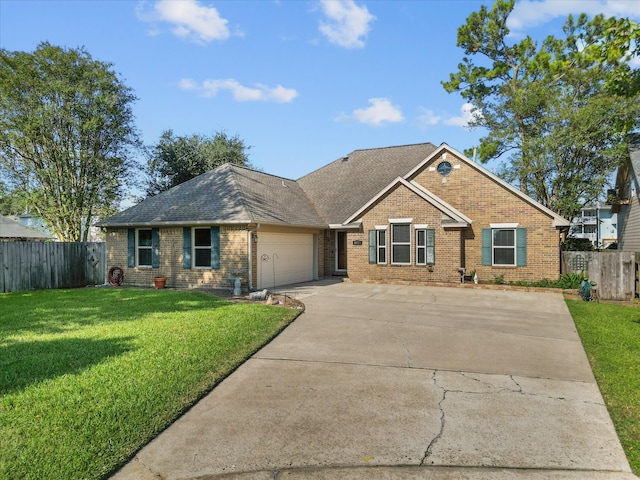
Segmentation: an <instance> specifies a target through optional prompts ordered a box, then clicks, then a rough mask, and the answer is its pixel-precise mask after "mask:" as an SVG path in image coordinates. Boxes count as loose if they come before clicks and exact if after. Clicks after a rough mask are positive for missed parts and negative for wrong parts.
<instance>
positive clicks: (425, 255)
mask: <svg viewBox="0 0 640 480" xmlns="http://www.w3.org/2000/svg"><path fill="white" fill-rule="evenodd" d="M435 239H436V231H435V230H434V229H432V228H430V229H427V228H416V265H434V264H435V263H436V261H435V256H436V255H435V253H436V252H435V250H436V247H435V243H436V242H435Z"/></svg>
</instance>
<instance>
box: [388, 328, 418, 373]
mask: <svg viewBox="0 0 640 480" xmlns="http://www.w3.org/2000/svg"><path fill="white" fill-rule="evenodd" d="M386 325H387V328H388V329H389V331H390V332H391V336H392V337H393V338H395V339H396V340H398V341H399V342H400V343H401V344H402V347H403V348H404V356H405V358H406V359H407V368H412V367H413V358H411V352H410V351H409V347H408V346H407V342H406V340H405V339H404V338H402V337H400V336H399V335H398V334H397V333H396V331H395V329H394V328H393V327H392V326H391V324H390V323H389V322H386Z"/></svg>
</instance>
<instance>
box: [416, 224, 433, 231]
mask: <svg viewBox="0 0 640 480" xmlns="http://www.w3.org/2000/svg"><path fill="white" fill-rule="evenodd" d="M413 228H414V229H415V230H425V229H427V228H429V225H427V224H426V223H416V224H415V225H414V226H413Z"/></svg>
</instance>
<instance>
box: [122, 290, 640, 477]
mask: <svg viewBox="0 0 640 480" xmlns="http://www.w3.org/2000/svg"><path fill="white" fill-rule="evenodd" d="M286 291H288V292H291V293H292V294H294V295H296V296H298V298H300V299H301V300H302V301H303V302H304V303H305V304H306V312H305V313H304V314H303V315H301V316H300V317H299V318H298V319H297V320H296V321H295V322H294V323H293V324H292V325H291V326H289V327H288V328H287V329H286V330H285V331H284V332H283V333H282V334H281V335H280V336H278V337H277V338H276V339H275V340H274V341H273V342H271V343H270V344H269V345H267V346H266V347H265V348H263V349H262V350H261V351H259V352H258V353H257V354H256V355H254V356H253V357H252V358H251V359H250V360H249V361H247V362H246V363H245V364H244V365H242V366H241V367H240V368H239V369H238V370H237V371H236V372H235V373H233V374H232V375H231V376H229V377H228V378H227V379H226V380H225V381H224V382H222V383H221V384H220V385H219V386H218V387H217V388H216V389H214V390H213V391H212V392H211V393H210V394H209V395H208V396H207V397H206V398H204V399H203V400H202V401H201V402H199V403H198V404H197V405H196V406H195V407H194V408H192V409H191V410H190V411H189V412H188V413H186V414H185V415H184V416H183V417H182V418H181V419H179V420H178V421H177V422H176V423H175V424H174V425H172V426H171V427H170V428H168V429H167V430H166V431H165V432H164V433H163V434H161V435H160V436H159V437H158V438H157V439H156V440H154V441H153V442H151V443H150V444H149V445H148V446H146V447H145V448H143V449H142V450H141V451H140V452H139V453H138V455H137V456H136V458H135V459H134V460H133V461H131V462H130V463H129V464H128V465H127V466H126V467H124V468H123V469H122V470H121V471H120V472H119V473H117V474H116V475H115V476H114V477H113V478H114V479H115V480H131V479H136V480H147V479H148V480H152V479H154V480H157V479H167V480H173V479H200V480H205V479H218V478H225V479H237V480H247V479H255V480H273V479H277V480H281V479H290V480H296V479H302V478H305V479H352V480H358V479H370V478H377V479H400V480H402V479H413V478H421V479H438V480H441V479H499V480H503V479H504V480H507V479H525V478H526V479H540V480H542V479H554V480H559V479H563V480H565V479H566V480H573V479H576V480H577V479H598V480H600V479H602V480H604V479H614V480H631V479H636V477H635V476H634V475H632V474H631V470H630V468H629V464H628V462H627V460H626V458H625V455H624V452H623V450H622V448H621V446H620V442H619V440H618V438H617V436H616V433H615V431H614V428H613V425H612V423H611V420H610V418H609V415H608V413H607V409H606V407H605V405H604V402H603V400H602V397H601V395H600V392H599V390H598V387H597V385H596V383H595V381H594V378H593V375H592V373H591V370H590V368H589V363H588V360H587V358H586V355H585V353H584V350H583V348H582V345H581V343H580V340H579V338H578V335H577V333H576V330H575V327H574V324H573V321H572V319H571V317H570V315H569V312H568V310H567V308H566V305H565V304H564V301H563V298H562V296H561V295H560V294H554V293H531V292H513V291H509V292H507V291H496V290H483V289H462V288H447V287H415V286H412V287H407V286H395V285H363V284H350V283H339V284H329V285H326V284H325V285H322V284H311V285H302V286H299V287H296V288H290V289H286Z"/></svg>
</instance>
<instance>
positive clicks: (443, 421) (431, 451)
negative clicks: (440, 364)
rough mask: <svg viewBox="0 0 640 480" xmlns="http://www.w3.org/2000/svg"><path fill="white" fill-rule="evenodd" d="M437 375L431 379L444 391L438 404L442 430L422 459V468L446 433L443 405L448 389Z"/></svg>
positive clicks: (433, 439) (432, 440) (434, 374)
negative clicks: (439, 381)
mask: <svg viewBox="0 0 640 480" xmlns="http://www.w3.org/2000/svg"><path fill="white" fill-rule="evenodd" d="M437 374H438V371H437V370H434V371H433V375H432V377H431V379H432V380H433V384H434V385H435V386H436V387H437V388H439V389H440V390H442V398H441V399H440V401H439V402H438V409H439V410H440V429H439V431H438V433H437V434H436V436H435V437H433V438H432V439H431V442H429V445H428V446H427V449H426V450H425V452H424V456H423V457H422V460H421V461H420V466H423V465H424V464H425V462H426V461H427V459H428V458H429V457H430V456H431V454H432V453H433V447H434V446H435V444H436V443H438V440H440V438H441V437H442V434H443V433H444V426H445V414H444V407H443V405H442V404H443V402H444V401H445V400H446V399H447V389H445V388H444V387H442V386H440V385H438V379H437V378H436V375H437Z"/></svg>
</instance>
